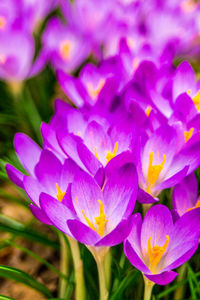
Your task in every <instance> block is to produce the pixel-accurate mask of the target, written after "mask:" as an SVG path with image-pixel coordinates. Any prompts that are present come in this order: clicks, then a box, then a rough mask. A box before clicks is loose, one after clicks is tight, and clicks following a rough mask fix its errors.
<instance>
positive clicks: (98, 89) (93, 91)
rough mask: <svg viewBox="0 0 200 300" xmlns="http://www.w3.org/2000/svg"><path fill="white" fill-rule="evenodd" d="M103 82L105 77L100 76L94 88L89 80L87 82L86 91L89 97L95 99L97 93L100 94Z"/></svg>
mask: <svg viewBox="0 0 200 300" xmlns="http://www.w3.org/2000/svg"><path fill="white" fill-rule="evenodd" d="M104 84H105V79H103V78H101V79H100V80H99V84H98V85H97V87H96V88H94V86H93V84H92V83H91V82H88V83H87V89H88V93H89V95H90V97H91V98H92V99H94V100H96V99H97V97H98V95H99V94H100V92H101V90H102V88H103V86H104Z"/></svg>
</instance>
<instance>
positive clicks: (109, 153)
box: [106, 142, 118, 163]
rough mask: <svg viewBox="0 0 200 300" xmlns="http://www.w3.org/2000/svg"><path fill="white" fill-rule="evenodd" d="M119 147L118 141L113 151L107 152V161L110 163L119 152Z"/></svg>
mask: <svg viewBox="0 0 200 300" xmlns="http://www.w3.org/2000/svg"><path fill="white" fill-rule="evenodd" d="M117 148H118V142H116V143H115V146H114V150H113V152H111V151H108V153H107V155H106V159H107V163H108V162H109V161H110V160H111V159H112V158H113V157H115V156H116V154H117Z"/></svg>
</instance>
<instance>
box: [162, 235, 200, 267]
mask: <svg viewBox="0 0 200 300" xmlns="http://www.w3.org/2000/svg"><path fill="white" fill-rule="evenodd" d="M198 246H199V241H198V240H196V241H191V242H190V243H187V242H186V243H182V244H181V245H179V246H178V247H176V248H174V249H173V250H172V251H171V249H170V251H169V253H168V254H167V255H166V257H165V261H164V266H166V267H165V268H164V269H163V271H169V270H172V269H175V268H177V267H179V266H180V265H182V264H184V263H185V262H186V261H188V260H189V259H190V258H191V257H192V256H193V254H194V253H195V251H196V250H197V248H198Z"/></svg>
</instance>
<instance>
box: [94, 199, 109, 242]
mask: <svg viewBox="0 0 200 300" xmlns="http://www.w3.org/2000/svg"><path fill="white" fill-rule="evenodd" d="M98 202H99V204H100V211H99V216H98V217H96V218H94V219H95V222H96V224H97V226H98V234H99V235H100V236H103V235H104V230H105V225H106V223H107V222H108V220H106V216H105V212H104V207H103V203H102V201H101V200H98Z"/></svg>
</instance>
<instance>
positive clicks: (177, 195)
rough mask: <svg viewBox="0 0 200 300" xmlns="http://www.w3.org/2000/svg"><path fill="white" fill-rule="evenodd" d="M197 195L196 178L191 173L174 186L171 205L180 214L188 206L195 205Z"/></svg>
mask: <svg viewBox="0 0 200 300" xmlns="http://www.w3.org/2000/svg"><path fill="white" fill-rule="evenodd" d="M197 197H198V191H197V180H196V177H195V175H194V174H193V173H192V174H190V175H189V176H187V177H186V178H185V179H184V180H183V181H181V182H180V183H179V184H177V185H176V186H175V187H174V190H173V196H172V198H173V207H174V209H176V210H177V212H178V214H179V215H180V216H182V215H183V214H184V213H186V212H187V210H188V209H189V208H192V207H193V206H195V204H196V201H197Z"/></svg>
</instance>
